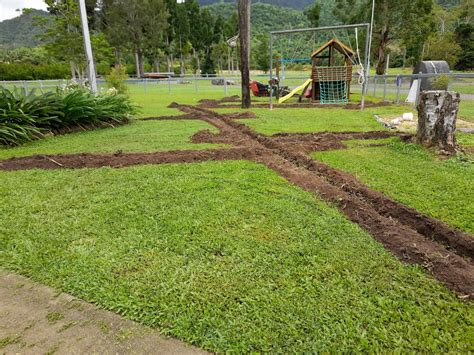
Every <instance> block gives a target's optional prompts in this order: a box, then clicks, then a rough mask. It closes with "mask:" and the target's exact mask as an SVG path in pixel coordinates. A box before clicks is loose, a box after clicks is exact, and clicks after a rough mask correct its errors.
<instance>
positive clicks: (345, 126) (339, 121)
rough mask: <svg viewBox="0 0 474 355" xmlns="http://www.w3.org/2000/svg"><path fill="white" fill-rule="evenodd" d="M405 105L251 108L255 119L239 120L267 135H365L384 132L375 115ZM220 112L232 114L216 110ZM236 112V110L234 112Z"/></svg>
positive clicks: (397, 110) (396, 109)
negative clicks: (284, 133) (362, 107)
mask: <svg viewBox="0 0 474 355" xmlns="http://www.w3.org/2000/svg"><path fill="white" fill-rule="evenodd" d="M406 110H407V108H406V107H404V106H390V107H378V108H367V109H366V110H364V111H360V110H345V109H340V108H330V107H327V108H326V107H324V108H319V107H318V108H295V109H292V108H291V109H290V108H288V109H287V108H278V107H277V108H275V109H273V110H269V109H266V108H253V109H251V111H252V112H255V113H256V115H257V117H258V119H246V120H240V121H239V122H243V123H245V124H247V125H248V126H249V127H251V128H253V129H254V130H256V131H257V132H260V133H262V134H266V135H272V134H275V133H282V132H288V133H310V132H324V131H328V132H345V131H351V132H366V131H380V130H384V128H383V127H382V125H380V124H379V123H378V122H377V121H376V120H375V119H374V114H375V113H378V114H385V113H400V114H402V113H403V112H406ZM217 111H219V112H227V111H231V110H230V109H219V110H217ZM234 111H235V110H234Z"/></svg>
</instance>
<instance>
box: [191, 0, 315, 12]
mask: <svg viewBox="0 0 474 355" xmlns="http://www.w3.org/2000/svg"><path fill="white" fill-rule="evenodd" d="M198 2H199V4H200V5H212V4H222V3H234V4H235V3H236V2H237V1H236V0H198ZM252 2H253V3H254V4H256V3H266V4H271V5H276V6H282V7H291V8H293V9H299V10H302V9H304V8H305V7H307V6H308V5H312V4H314V0H253V1H252ZM323 2H324V1H323Z"/></svg>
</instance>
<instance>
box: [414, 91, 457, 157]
mask: <svg viewBox="0 0 474 355" xmlns="http://www.w3.org/2000/svg"><path fill="white" fill-rule="evenodd" d="M459 101H460V95H459V93H457V92H453V91H423V92H421V93H420V97H419V101H418V106H417V109H418V128H417V131H416V141H417V143H418V144H421V145H423V146H425V147H428V148H435V149H437V150H439V151H440V152H442V153H449V154H452V153H454V152H456V149H457V144H456V137H455V136H454V131H455V130H456V117H457V114H458V110H459Z"/></svg>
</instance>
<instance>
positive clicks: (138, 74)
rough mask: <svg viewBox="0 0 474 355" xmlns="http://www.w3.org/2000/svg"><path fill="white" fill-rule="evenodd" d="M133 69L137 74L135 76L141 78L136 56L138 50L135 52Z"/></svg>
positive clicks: (138, 61)
mask: <svg viewBox="0 0 474 355" xmlns="http://www.w3.org/2000/svg"><path fill="white" fill-rule="evenodd" d="M135 71H136V74H137V78H141V75H140V58H138V51H136V52H135Z"/></svg>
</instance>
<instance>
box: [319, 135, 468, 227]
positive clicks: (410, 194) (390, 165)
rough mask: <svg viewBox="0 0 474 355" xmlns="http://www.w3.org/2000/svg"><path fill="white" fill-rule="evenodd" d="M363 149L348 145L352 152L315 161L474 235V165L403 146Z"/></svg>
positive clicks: (331, 153)
mask: <svg viewBox="0 0 474 355" xmlns="http://www.w3.org/2000/svg"><path fill="white" fill-rule="evenodd" d="M361 144H364V142H362V143H361ZM361 144H359V143H354V142H349V143H348V145H349V147H352V148H351V149H347V150H339V151H327V152H318V153H315V154H314V156H315V157H316V159H318V160H321V161H322V162H324V163H327V164H329V165H331V166H333V167H336V168H338V169H342V170H346V171H348V172H350V173H352V174H354V175H355V176H356V177H357V178H359V179H361V180H362V181H363V182H365V183H366V184H368V185H369V186H370V187H372V188H374V189H376V190H379V191H381V192H383V193H384V194H386V195H388V196H390V197H392V198H394V199H395V200H398V201H400V202H402V203H404V204H406V205H407V206H410V207H413V208H415V209H417V210H418V211H420V212H422V213H426V214H428V215H430V216H432V217H434V218H437V219H440V220H442V221H445V222H446V223H448V224H450V225H451V226H453V227H456V228H459V229H462V230H464V231H466V232H469V233H473V234H474V220H473V218H472V216H473V215H474V205H473V204H472V201H474V190H473V189H472V181H473V180H474V164H472V163H471V162H469V161H462V160H460V159H451V160H447V161H441V160H438V159H437V158H436V157H435V156H434V155H432V154H431V153H429V152H428V151H427V150H425V149H423V148H422V147H420V146H417V145H415V144H406V143H402V142H400V141H398V142H397V141H393V142H392V143H390V144H388V145H387V146H384V147H365V148H364V147H363V146H362V145H361Z"/></svg>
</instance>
